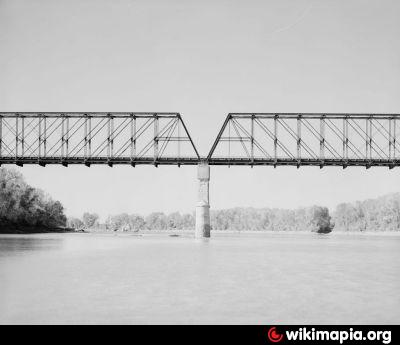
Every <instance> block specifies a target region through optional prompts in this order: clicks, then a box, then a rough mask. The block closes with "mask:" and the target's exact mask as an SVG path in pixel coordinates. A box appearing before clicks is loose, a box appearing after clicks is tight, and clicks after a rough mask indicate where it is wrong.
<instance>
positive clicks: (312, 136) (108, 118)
mask: <svg viewBox="0 0 400 345" xmlns="http://www.w3.org/2000/svg"><path fill="white" fill-rule="evenodd" d="M399 122H400V114H332V113H331V114H327V113H231V114H228V116H227V117H226V119H225V122H224V123H223V125H222V128H221V129H220V131H219V133H218V135H217V138H216V139H215V141H214V143H213V145H212V148H211V150H210V152H209V153H208V155H207V156H200V155H199V153H198V151H197V149H196V146H195V144H194V142H193V140H192V138H191V136H190V134H189V131H188V129H187V127H186V126H185V123H184V122H183V120H182V117H181V115H180V114H179V113H158V112H157V113H153V112H150V113H137V112H136V113H135V112H134V113H132V112H111V113H109V112H80V113H77V112H65V113H61V112H41V113H36V112H35V113H33V112H13V113H10V112H3V113H0V165H1V164H17V165H20V166H22V165H23V164H39V165H42V166H45V165H46V164H62V165H64V166H68V165H69V164H85V165H87V166H90V165H92V164H108V165H110V166H113V165H114V164H130V165H132V166H135V165H139V164H152V165H155V166H158V165H178V166H180V165H197V164H199V163H208V164H209V165H247V166H257V165H270V166H274V167H276V166H282V165H287V166H297V167H300V166H319V167H321V168H322V167H324V166H341V167H343V168H346V167H347V166H364V167H366V168H369V167H371V166H386V167H389V168H393V167H395V166H398V165H400V146H399V140H398V139H400V138H399V135H400V128H399Z"/></svg>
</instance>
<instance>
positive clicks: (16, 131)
mask: <svg viewBox="0 0 400 345" xmlns="http://www.w3.org/2000/svg"><path fill="white" fill-rule="evenodd" d="M18 143H19V129H18V114H17V117H16V118H15V159H17V158H18Z"/></svg>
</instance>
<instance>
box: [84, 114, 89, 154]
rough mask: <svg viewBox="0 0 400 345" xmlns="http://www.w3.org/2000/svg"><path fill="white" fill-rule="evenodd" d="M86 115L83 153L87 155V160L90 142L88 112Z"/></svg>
mask: <svg viewBox="0 0 400 345" xmlns="http://www.w3.org/2000/svg"><path fill="white" fill-rule="evenodd" d="M84 116H85V124H84V134H83V135H84V138H83V139H84V144H83V145H84V146H83V155H84V157H85V160H86V159H87V144H88V116H87V114H85V115H84Z"/></svg>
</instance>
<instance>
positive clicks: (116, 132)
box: [0, 112, 200, 166]
mask: <svg viewBox="0 0 400 345" xmlns="http://www.w3.org/2000/svg"><path fill="white" fill-rule="evenodd" d="M199 159H200V156H199V154H198V152H197V150H196V147H195V146H194V144H193V141H192V139H191V137H190V135H189V133H188V131H187V128H186V126H185V124H184V122H183V121H182V118H181V116H180V114H179V113H122V112H118V113H117V112H113V113H102V112H86V113H75V112H74V113H71V112H68V113H67V112H66V113H55V112H51V113H50V112H45V113H31V112H29V113H28V112H21V113H0V165H1V164H17V165H21V166H22V165H23V164H40V165H42V166H44V165H46V164H62V165H64V166H67V165H68V164H86V165H87V166H90V165H91V164H108V165H110V166H112V165H113V164H131V165H132V166H135V165H136V164H153V165H155V166H157V165H159V164H175V165H180V164H197V163H198V161H199Z"/></svg>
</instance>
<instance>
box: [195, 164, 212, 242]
mask: <svg viewBox="0 0 400 345" xmlns="http://www.w3.org/2000/svg"><path fill="white" fill-rule="evenodd" d="M197 178H198V180H199V191H198V198H197V206H196V227H195V237H196V238H204V237H210V229H211V223H210V200H209V182H210V166H209V165H208V164H207V163H204V162H202V163H200V164H199V165H198V166H197Z"/></svg>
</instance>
